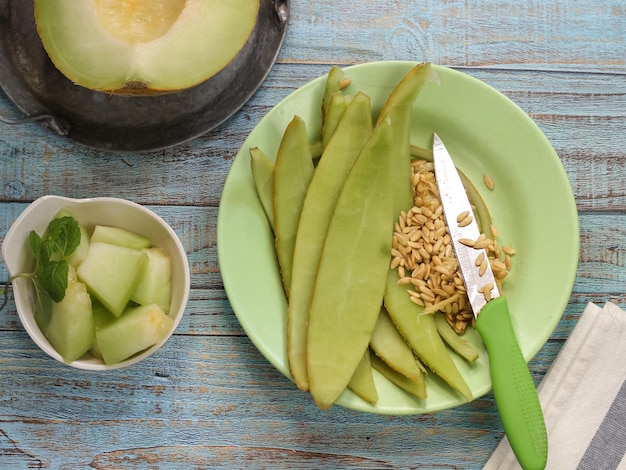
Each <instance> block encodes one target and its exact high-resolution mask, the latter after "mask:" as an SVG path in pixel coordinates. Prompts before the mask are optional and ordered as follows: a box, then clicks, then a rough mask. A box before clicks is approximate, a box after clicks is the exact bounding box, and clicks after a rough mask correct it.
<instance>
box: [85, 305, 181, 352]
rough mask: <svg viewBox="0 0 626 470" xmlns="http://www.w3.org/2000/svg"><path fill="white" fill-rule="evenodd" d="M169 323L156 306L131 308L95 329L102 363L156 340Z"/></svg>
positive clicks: (169, 320)
mask: <svg viewBox="0 0 626 470" xmlns="http://www.w3.org/2000/svg"><path fill="white" fill-rule="evenodd" d="M173 326H174V320H172V319H171V318H170V317H168V316H167V315H166V314H165V313H163V310H161V309H160V308H159V306H158V305H146V306H140V307H134V308H130V309H128V310H126V311H125V312H124V313H123V314H122V316H120V317H119V318H118V319H116V320H115V321H113V322H111V323H109V324H108V325H106V326H103V327H101V328H99V329H97V330H96V340H97V342H98V348H99V350H100V353H101V354H102V358H103V359H104V362H105V363H106V364H116V363H118V362H121V361H123V360H125V359H128V358H129V357H130V356H133V355H134V354H137V353H138V352H141V351H143V350H145V349H147V348H149V347H151V346H153V345H155V344H157V343H159V342H160V341H162V340H163V339H165V338H166V337H167V335H168V334H169V332H170V330H171V329H172V327H173Z"/></svg>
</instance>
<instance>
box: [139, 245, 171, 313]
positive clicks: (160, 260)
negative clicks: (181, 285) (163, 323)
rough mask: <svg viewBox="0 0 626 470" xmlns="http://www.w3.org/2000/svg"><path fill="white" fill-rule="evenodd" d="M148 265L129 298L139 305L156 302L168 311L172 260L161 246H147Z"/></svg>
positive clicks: (145, 251)
mask: <svg viewBox="0 0 626 470" xmlns="http://www.w3.org/2000/svg"><path fill="white" fill-rule="evenodd" d="M143 252H144V253H145V254H146V255H148V265H147V266H146V269H145V271H144V274H143V276H142V277H141V280H140V281H139V284H138V285H137V288H136V289H135V291H134V292H133V295H131V297H130V300H131V301H133V302H136V303H138V304H139V305H150V304H157V305H158V306H159V307H160V308H161V310H163V311H164V312H165V313H170V305H171V303H172V262H171V260H170V257H169V256H168V255H167V253H165V251H163V250H162V249H161V248H147V249H145V250H143Z"/></svg>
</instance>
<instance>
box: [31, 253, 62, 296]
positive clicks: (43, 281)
mask: <svg viewBox="0 0 626 470" xmlns="http://www.w3.org/2000/svg"><path fill="white" fill-rule="evenodd" d="M68 272H69V265H68V264H67V261H65V260H61V261H50V262H48V263H46V264H45V265H44V266H41V268H40V269H39V270H38V272H37V280H38V281H39V283H40V285H41V286H42V287H43V288H44V289H45V290H46V291H47V292H48V294H50V297H51V298H52V300H54V301H55V302H61V300H63V297H65V289H67V275H68Z"/></svg>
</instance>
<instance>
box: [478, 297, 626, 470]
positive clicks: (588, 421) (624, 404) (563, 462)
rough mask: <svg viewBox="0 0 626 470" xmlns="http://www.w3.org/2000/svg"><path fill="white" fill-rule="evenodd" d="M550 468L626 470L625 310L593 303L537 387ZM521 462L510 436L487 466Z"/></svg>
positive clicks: (490, 468) (491, 469)
mask: <svg viewBox="0 0 626 470" xmlns="http://www.w3.org/2000/svg"><path fill="white" fill-rule="evenodd" d="M538 393H539V401H540V402H541V407H542V409H543V412H544V417H545V421H546V429H547V432H548V465H547V466H546V469H548V470H557V469H558V470H569V469H572V470H573V469H576V470H587V469H588V470H604V469H624V470H626V458H625V457H624V452H625V451H626V312H624V311H623V310H621V309H620V308H619V307H618V306H617V305H615V304H613V303H610V302H608V303H607V304H606V305H605V306H604V307H603V308H600V307H598V306H597V305H595V304H592V303H590V304H588V305H587V307H586V308H585V310H584V312H583V314H582V316H581V317H580V320H579V321H578V324H577V325H576V327H575V328H574V330H573V331H572V334H571V335H570V337H569V338H568V339H567V341H566V342H565V344H564V346H563V348H562V350H561V351H560V352H559V354H558V356H557V358H556V359H555V361H554V364H553V365H552V366H551V367H550V370H549V371H548V373H547V374H546V376H545V377H544V379H543V381H542V382H541V384H540V385H539V387H538ZM519 468H521V467H520V466H519V464H518V463H517V460H516V459H515V456H514V455H513V451H512V450H511V447H510V445H509V443H508V441H507V439H506V437H505V438H504V439H503V440H502V442H500V444H499V445H498V447H497V448H496V450H495V452H494V453H493V454H492V456H491V458H490V459H489V461H488V462H487V464H486V465H485V467H484V470H496V469H498V470H503V469H506V470H509V469H519Z"/></svg>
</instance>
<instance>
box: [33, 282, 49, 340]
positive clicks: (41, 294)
mask: <svg viewBox="0 0 626 470" xmlns="http://www.w3.org/2000/svg"><path fill="white" fill-rule="evenodd" d="M33 285H34V286H35V293H36V294H37V296H36V297H37V301H36V303H35V321H36V322H37V324H38V325H39V328H41V329H42V330H43V329H44V328H45V327H46V326H48V323H50V318H51V317H52V299H51V298H50V294H48V291H47V290H46V289H45V288H44V287H43V286H42V285H41V283H40V282H39V281H38V280H37V279H36V278H33Z"/></svg>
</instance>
